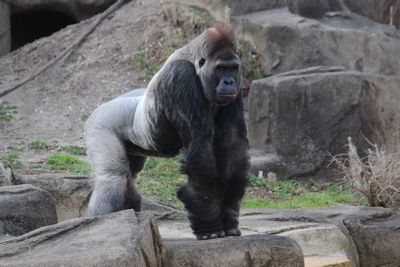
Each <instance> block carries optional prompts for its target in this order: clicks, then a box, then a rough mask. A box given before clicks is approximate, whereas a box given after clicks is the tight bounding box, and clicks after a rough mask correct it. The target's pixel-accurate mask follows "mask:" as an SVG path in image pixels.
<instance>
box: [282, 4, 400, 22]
mask: <svg viewBox="0 0 400 267" xmlns="http://www.w3.org/2000/svg"><path fill="white" fill-rule="evenodd" d="M288 7H289V10H290V11H291V12H293V13H295V14H299V15H301V16H304V17H311V18H320V17H323V16H324V15H325V14H326V13H327V12H330V11H338V10H349V11H351V12H354V13H357V14H359V15H362V16H365V17H368V18H370V19H372V20H375V21H377V22H380V23H384V24H389V23H390V16H391V15H390V9H391V8H392V9H393V11H392V12H393V14H392V17H393V18H392V19H393V25H395V26H396V27H397V28H400V17H399V14H400V3H399V2H398V1H393V0H344V1H340V0H329V1H326V0H288Z"/></svg>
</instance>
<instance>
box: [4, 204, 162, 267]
mask: <svg viewBox="0 0 400 267" xmlns="http://www.w3.org/2000/svg"><path fill="white" fill-rule="evenodd" d="M161 255H162V246H161V243H160V237H159V234H158V229H157V227H156V225H155V223H154V221H153V219H152V217H151V216H150V215H149V214H148V213H139V214H138V216H136V215H135V213H134V211H132V210H125V211H121V212H117V213H113V214H109V215H106V216H102V217H92V218H80V219H74V220H69V221H66V222H63V223H60V224H57V225H53V226H47V227H42V228H40V229H37V230H35V231H32V232H30V233H28V234H25V235H22V236H19V237H16V238H12V239H8V240H5V241H0V266H28V265H29V266H41V267H42V266H146V267H152V266H161V262H162V256H161Z"/></svg>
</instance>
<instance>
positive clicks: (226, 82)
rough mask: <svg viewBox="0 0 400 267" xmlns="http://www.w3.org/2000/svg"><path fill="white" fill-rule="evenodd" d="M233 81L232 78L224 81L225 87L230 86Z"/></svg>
mask: <svg viewBox="0 0 400 267" xmlns="http://www.w3.org/2000/svg"><path fill="white" fill-rule="evenodd" d="M234 82H235V81H234V80H233V79H232V78H229V79H224V84H225V85H232V84H233V83H234Z"/></svg>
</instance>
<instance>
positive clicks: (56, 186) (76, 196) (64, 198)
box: [14, 173, 186, 222]
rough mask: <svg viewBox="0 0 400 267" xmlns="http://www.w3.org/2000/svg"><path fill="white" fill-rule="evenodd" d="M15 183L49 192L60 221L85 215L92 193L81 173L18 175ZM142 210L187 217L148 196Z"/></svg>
mask: <svg viewBox="0 0 400 267" xmlns="http://www.w3.org/2000/svg"><path fill="white" fill-rule="evenodd" d="M14 184H32V185H34V186H36V187H39V188H41V189H43V190H46V191H47V192H49V193H50V194H51V196H52V197H53V198H54V200H55V204H56V207H57V215H58V221H59V222H62V221H65V220H69V219H72V218H78V217H83V216H85V215H86V208H87V204H88V202H89V199H90V195H91V194H92V180H91V179H90V177H87V176H80V175H67V174H56V173H51V174H40V175H17V176H16V177H15V179H14ZM142 211H151V212H152V214H153V215H154V216H155V217H156V218H161V217H163V218H182V217H186V214H184V212H182V211H179V210H177V209H174V208H171V207H168V206H165V205H162V204H160V203H158V202H156V201H154V200H152V199H148V198H142Z"/></svg>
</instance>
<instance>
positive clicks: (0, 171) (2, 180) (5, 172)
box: [0, 161, 13, 186]
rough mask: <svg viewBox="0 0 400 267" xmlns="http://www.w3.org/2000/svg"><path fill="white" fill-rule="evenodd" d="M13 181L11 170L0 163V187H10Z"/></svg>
mask: <svg viewBox="0 0 400 267" xmlns="http://www.w3.org/2000/svg"><path fill="white" fill-rule="evenodd" d="M12 179H13V173H12V169H11V168H8V167H5V166H4V164H3V163H2V162H1V161H0V186H6V185H11V183H12Z"/></svg>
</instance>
